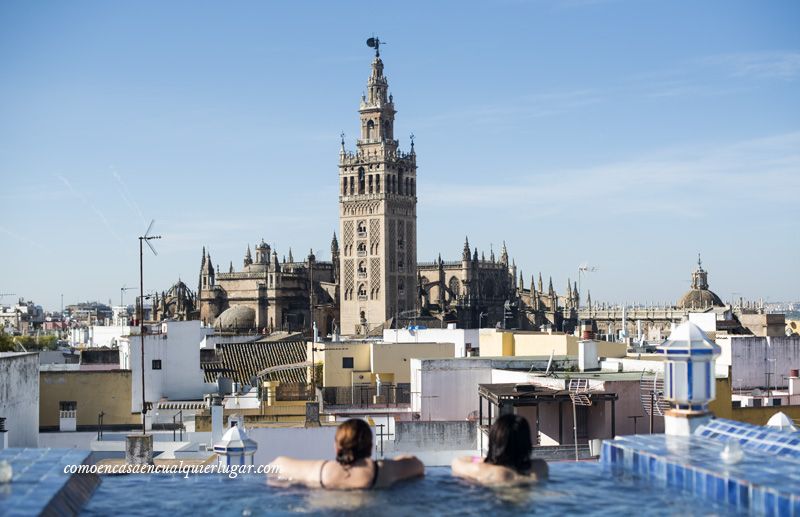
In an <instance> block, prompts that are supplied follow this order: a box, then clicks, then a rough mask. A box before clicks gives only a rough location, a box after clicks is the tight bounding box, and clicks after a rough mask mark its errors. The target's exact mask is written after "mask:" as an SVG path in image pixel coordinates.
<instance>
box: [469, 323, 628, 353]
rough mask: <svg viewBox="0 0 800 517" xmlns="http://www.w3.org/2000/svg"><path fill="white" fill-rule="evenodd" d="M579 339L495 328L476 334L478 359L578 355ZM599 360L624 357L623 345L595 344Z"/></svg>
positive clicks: (625, 347) (600, 342)
mask: <svg viewBox="0 0 800 517" xmlns="http://www.w3.org/2000/svg"><path fill="white" fill-rule="evenodd" d="M578 341H579V339H578V338H577V337H576V336H573V335H572V334H548V333H546V332H514V331H508V332H504V331H498V330H495V329H487V330H482V331H481V333H480V345H481V348H480V355H481V357H497V356H547V355H550V354H551V353H552V354H554V355H571V356H577V355H578ZM596 343H597V353H598V355H599V356H600V357H625V354H626V353H627V345H625V344H624V343H610V342H607V341H596Z"/></svg>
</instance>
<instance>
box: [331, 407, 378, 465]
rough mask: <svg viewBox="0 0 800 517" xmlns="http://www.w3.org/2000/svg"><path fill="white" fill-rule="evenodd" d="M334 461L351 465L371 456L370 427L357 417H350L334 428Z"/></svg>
mask: <svg viewBox="0 0 800 517" xmlns="http://www.w3.org/2000/svg"><path fill="white" fill-rule="evenodd" d="M336 448H337V451H336V461H337V462H339V464H341V465H345V466H347V465H352V464H353V463H355V462H357V461H358V460H360V459H363V458H369V457H370V456H372V429H370V427H369V425H368V424H367V423H366V422H365V421H363V420H361V419H358V418H351V419H350V420H347V421H345V422H343V423H342V424H340V425H339V427H338V428H337V429H336Z"/></svg>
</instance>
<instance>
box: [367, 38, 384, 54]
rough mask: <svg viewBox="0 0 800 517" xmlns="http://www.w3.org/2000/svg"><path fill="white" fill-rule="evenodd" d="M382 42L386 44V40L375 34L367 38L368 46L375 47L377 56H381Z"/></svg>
mask: <svg viewBox="0 0 800 517" xmlns="http://www.w3.org/2000/svg"><path fill="white" fill-rule="evenodd" d="M381 43H383V44H384V45H386V42H385V41H381V40H380V39H379V38H378V37H377V36H373V37H371V38H369V39H368V40H367V46H368V47H370V48H374V49H375V57H381V51H380V47H381Z"/></svg>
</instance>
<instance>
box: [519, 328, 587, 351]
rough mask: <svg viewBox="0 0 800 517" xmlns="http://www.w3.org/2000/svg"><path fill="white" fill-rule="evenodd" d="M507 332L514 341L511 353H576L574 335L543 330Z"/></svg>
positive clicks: (576, 343) (576, 340)
mask: <svg viewBox="0 0 800 517" xmlns="http://www.w3.org/2000/svg"><path fill="white" fill-rule="evenodd" d="M508 334H510V335H511V337H512V340H513V343H514V347H513V352H512V355H518V356H534V355H550V354H551V353H553V354H554V355H578V338H576V337H575V336H570V335H567V334H547V333H544V332H541V333H540V332H537V333H525V334H512V333H510V332H509V333H508Z"/></svg>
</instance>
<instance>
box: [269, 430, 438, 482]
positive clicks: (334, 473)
mask: <svg viewBox="0 0 800 517" xmlns="http://www.w3.org/2000/svg"><path fill="white" fill-rule="evenodd" d="M334 446H335V449H336V461H328V460H296V459H292V458H286V457H284V456H280V457H278V458H275V460H274V461H273V462H272V465H274V466H276V467H277V468H278V469H279V477H280V478H281V479H285V480H288V481H290V482H293V483H300V484H304V485H306V486H308V487H312V488H313V487H321V488H328V489H333V490H349V489H363V488H385V487H388V486H391V485H392V484H394V483H396V482H397V481H401V480H404V479H408V478H413V477H418V476H423V475H424V474H425V466H424V465H423V464H422V462H421V461H419V460H418V459H417V458H416V457H415V456H398V457H396V458H394V459H393V460H382V461H374V460H373V459H372V458H371V456H372V430H371V429H370V428H369V425H367V423H366V422H364V421H363V420H359V419H356V418H352V419H350V420H347V421H346V422H344V423H342V424H341V425H340V426H339V427H338V429H336V441H335V444H334Z"/></svg>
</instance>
